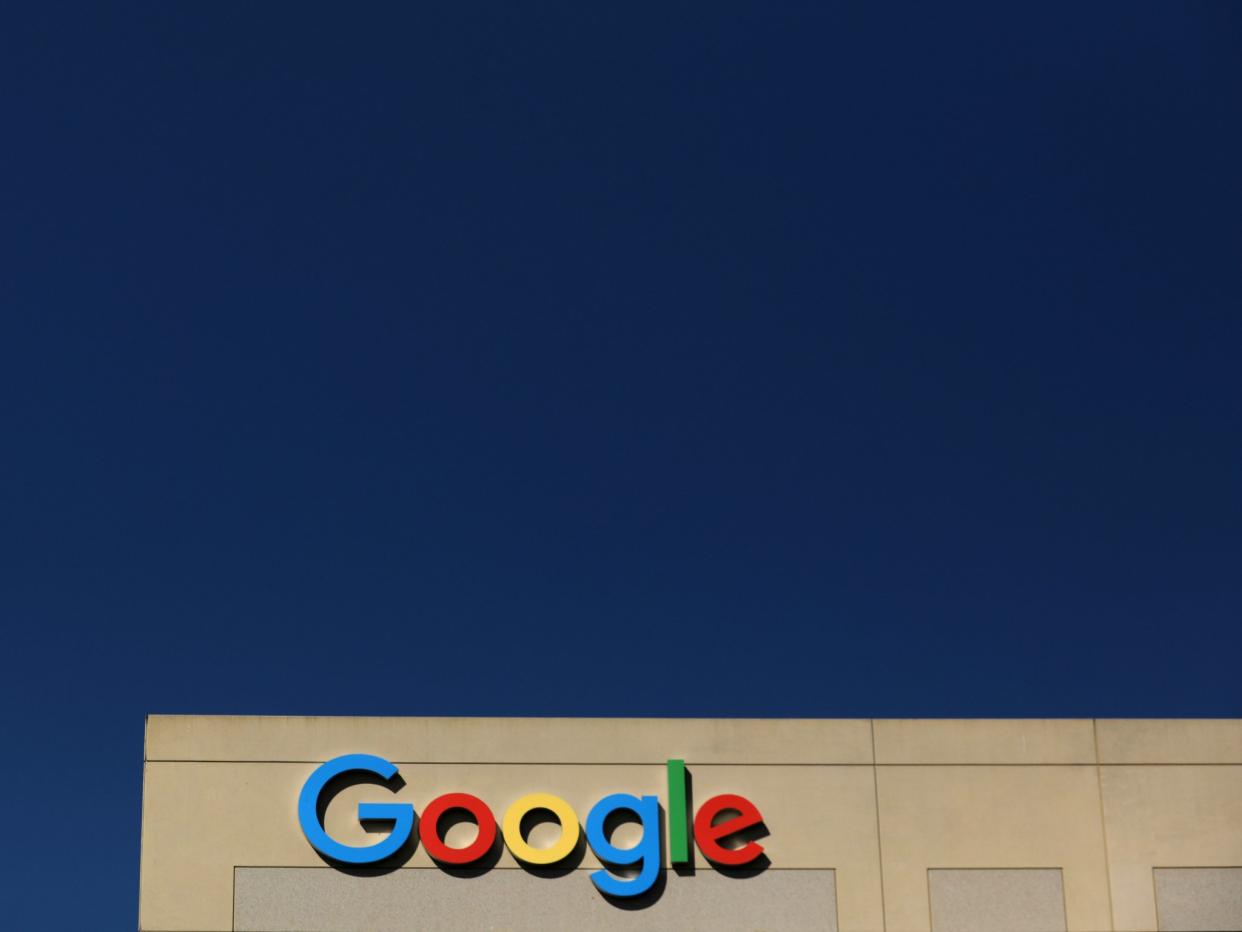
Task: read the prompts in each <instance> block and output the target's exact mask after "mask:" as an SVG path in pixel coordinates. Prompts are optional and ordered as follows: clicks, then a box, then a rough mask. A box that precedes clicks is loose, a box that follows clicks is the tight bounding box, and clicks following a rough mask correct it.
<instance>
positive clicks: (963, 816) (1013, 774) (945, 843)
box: [876, 766, 1111, 932]
mask: <svg viewBox="0 0 1242 932" xmlns="http://www.w3.org/2000/svg"><path fill="white" fill-rule="evenodd" d="M876 770H877V774H876V778H877V782H878V787H879V812H880V842H881V850H882V852H883V855H884V902H885V907H886V911H887V916H888V929H889V932H928V930H929V929H930V923H931V918H930V915H931V910H930V903H929V894H928V888H927V879H928V874H927V871H928V870H929V869H931V868H1029V867H1031V866H1033V865H1035V866H1045V867H1060V868H1061V869H1062V872H1063V883H1064V888H1065V904H1066V925H1067V928H1068V929H1069V930H1070V932H1100V930H1105V929H1109V928H1110V927H1111V919H1110V914H1109V902H1108V874H1107V870H1106V866H1105V864H1106V862H1105V856H1104V834H1103V826H1102V824H1101V820H1100V800H1099V788H1098V784H1097V778H1096V768H1095V767H1082V766H1075V767H1064V766H1062V767H1033V766H1032V767H1003V766H999V767H990V766H975V767H916V766H901V767H891V766H880V767H877V768H876Z"/></svg>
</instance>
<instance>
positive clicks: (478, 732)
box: [139, 716, 1242, 932]
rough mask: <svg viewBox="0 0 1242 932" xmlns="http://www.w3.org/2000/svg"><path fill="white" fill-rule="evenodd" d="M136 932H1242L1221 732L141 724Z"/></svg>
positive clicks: (648, 722) (258, 721)
mask: <svg viewBox="0 0 1242 932" xmlns="http://www.w3.org/2000/svg"><path fill="white" fill-rule="evenodd" d="M385 768H388V769H385ZM394 771H395V773H394ZM360 806H361V807H362V808H361V809H360ZM489 832H490V833H491V834H489ZM481 836H482V837H481ZM389 848H391V849H394V850H392V851H389V850H388V849H389ZM433 855H434V856H433ZM627 860H628V861H629V863H624V862H626V861H627ZM139 926H140V929H141V930H143V932H223V930H236V932H312V930H313V932H346V930H360V932H385V930H403V932H404V930H439V929H446V930H447V929H451V930H472V929H497V930H500V929H504V930H546V929H566V930H572V929H595V928H598V929H619V930H630V929H633V930H645V929H661V930H663V929H679V930H688V929H713V930H727V929H744V930H752V929H753V930H781V929H792V930H810V929H823V930H840V932H1050V930H1064V932H1105V930H1118V932H1121V930H1126V932H1157V930H1176V929H1195V930H1213V929H1226V930H1242V720H1219V719H1217V720H1107V719H1099V720H1091V719H1048V720H1043V719H1040V720H1036V719H1031V720H982V719H980V720H973V719H972V720H904V719H903V720H897V719H892V720H888V719H875V720H869V719H771V720H760V719H585V718H573V719H570V718H556V719H554V718H316V717H304V718H297V717H289V718H286V717H219V716H151V717H150V718H149V719H148V721H147V734H146V758H145V765H144V777H143V808H142V865H141V889H140V907H139Z"/></svg>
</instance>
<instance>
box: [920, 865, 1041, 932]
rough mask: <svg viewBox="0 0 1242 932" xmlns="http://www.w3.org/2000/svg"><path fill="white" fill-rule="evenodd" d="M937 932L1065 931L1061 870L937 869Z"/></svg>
mask: <svg viewBox="0 0 1242 932" xmlns="http://www.w3.org/2000/svg"><path fill="white" fill-rule="evenodd" d="M927 885H928V888H929V889H930V892H931V912H932V932H1065V890H1064V888H1063V887H1062V885H1061V871H1060V870H1054V869H1017V870H955V869H954V870H931V871H928V872H927Z"/></svg>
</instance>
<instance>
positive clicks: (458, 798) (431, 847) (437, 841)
mask: <svg viewBox="0 0 1242 932" xmlns="http://www.w3.org/2000/svg"><path fill="white" fill-rule="evenodd" d="M450 809H464V810H466V812H468V813H470V814H471V815H472V816H474V821H475V822H476V823H478V826H479V835H478V837H477V838H475V840H474V841H472V842H471V843H470V844H468V845H466V847H464V848H450V847H449V846H448V845H446V844H445V843H444V840H443V839H442V838H440V830H439V823H440V817H441V816H442V815H444V813H446V812H448V811H449V810H450ZM418 837H419V839H421V841H422V843H423V847H424V848H426V849H427V853H428V854H429V855H431V856H432V858H434V859H435V860H437V861H439V862H440V863H442V864H469V863H471V862H472V861H477V860H478V859H479V858H481V857H483V855H485V854H487V852H489V851H491V850H492V845H493V844H494V843H495V841H496V819H495V817H494V816H493V815H492V810H490V809H488V808H487V803H485V802H483V800H481V799H479V798H478V797H477V796H471V795H470V794H469V793H445V794H444V795H443V796H437V797H436V798H435V799H433V800H432V801H431V802H429V803H428V804H427V807H426V808H425V809H424V810H423V814H422V818H420V819H419V820H418Z"/></svg>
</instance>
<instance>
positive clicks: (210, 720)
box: [146, 715, 872, 764]
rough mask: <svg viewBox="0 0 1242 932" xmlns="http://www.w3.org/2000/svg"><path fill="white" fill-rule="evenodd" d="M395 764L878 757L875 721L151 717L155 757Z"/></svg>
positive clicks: (846, 760)
mask: <svg viewBox="0 0 1242 932" xmlns="http://www.w3.org/2000/svg"><path fill="white" fill-rule="evenodd" d="M364 749H365V750H366V752H367V753H369V754H378V755H380V756H381V757H385V758H387V759H388V760H390V761H393V762H394V763H398V764H400V763H458V762H460V763H497V762H502V763H572V764H590V763H600V764H613V763H615V764H646V763H659V762H662V761H664V760H667V759H668V758H670V757H680V758H683V759H684V760H686V761H689V762H692V763H700V764H708V763H719V764H730V763H745V764H869V763H871V761H872V756H871V723H870V722H869V721H868V720H867V719H690V718H684V719H676V718H650V719H634V718H344V717H341V718H335V717H314V716H288V717H285V716H229V715H152V716H149V717H148V719H147V753H146V759H147V760H150V761H157V760H185V761H189V760H205V761H311V762H322V761H325V760H329V759H330V758H333V757H337V756H339V755H341V754H349V753H354V752H357V751H359V750H364Z"/></svg>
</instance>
